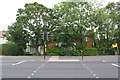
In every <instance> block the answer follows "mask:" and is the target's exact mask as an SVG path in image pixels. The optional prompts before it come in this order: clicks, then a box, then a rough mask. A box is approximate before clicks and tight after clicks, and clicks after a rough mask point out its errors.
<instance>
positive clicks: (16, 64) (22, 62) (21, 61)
mask: <svg viewBox="0 0 120 80" xmlns="http://www.w3.org/2000/svg"><path fill="white" fill-rule="evenodd" d="M24 62H26V61H21V62H18V63H15V64H12V65H13V66H15V65H18V64H22V63H24Z"/></svg>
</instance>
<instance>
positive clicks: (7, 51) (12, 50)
mask: <svg viewBox="0 0 120 80" xmlns="http://www.w3.org/2000/svg"><path fill="white" fill-rule="evenodd" d="M20 53H23V51H22V50H21V49H20V48H18V46H17V45H16V44H15V43H13V42H9V43H5V44H2V55H11V56H16V55H19V54H20Z"/></svg>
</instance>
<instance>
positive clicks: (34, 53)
mask: <svg viewBox="0 0 120 80" xmlns="http://www.w3.org/2000/svg"><path fill="white" fill-rule="evenodd" d="M31 54H32V55H33V56H35V55H36V54H37V53H36V52H32V53H31ZM38 56H42V54H41V53H38Z"/></svg>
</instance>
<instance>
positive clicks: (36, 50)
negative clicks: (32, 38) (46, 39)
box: [35, 47, 39, 56]
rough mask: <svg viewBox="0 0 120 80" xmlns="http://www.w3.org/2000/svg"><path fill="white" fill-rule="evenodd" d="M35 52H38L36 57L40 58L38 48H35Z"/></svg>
mask: <svg viewBox="0 0 120 80" xmlns="http://www.w3.org/2000/svg"><path fill="white" fill-rule="evenodd" d="M35 52H36V56H38V54H39V51H38V47H36V48H35Z"/></svg>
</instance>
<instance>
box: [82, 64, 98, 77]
mask: <svg viewBox="0 0 120 80" xmlns="http://www.w3.org/2000/svg"><path fill="white" fill-rule="evenodd" d="M81 64H82V65H83V66H85V67H86V68H87V69H88V70H89V71H90V72H91V74H93V76H95V77H96V78H99V77H98V76H96V74H95V73H93V71H92V70H91V69H90V68H89V67H88V66H87V65H85V64H83V63H82V62H81Z"/></svg>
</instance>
